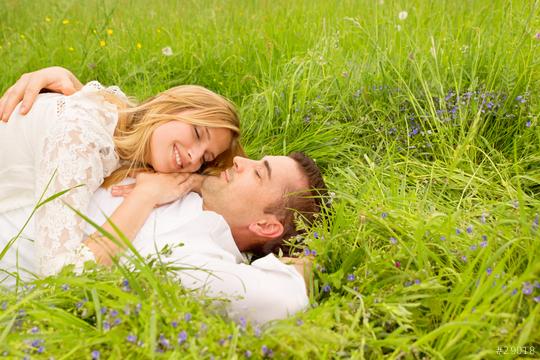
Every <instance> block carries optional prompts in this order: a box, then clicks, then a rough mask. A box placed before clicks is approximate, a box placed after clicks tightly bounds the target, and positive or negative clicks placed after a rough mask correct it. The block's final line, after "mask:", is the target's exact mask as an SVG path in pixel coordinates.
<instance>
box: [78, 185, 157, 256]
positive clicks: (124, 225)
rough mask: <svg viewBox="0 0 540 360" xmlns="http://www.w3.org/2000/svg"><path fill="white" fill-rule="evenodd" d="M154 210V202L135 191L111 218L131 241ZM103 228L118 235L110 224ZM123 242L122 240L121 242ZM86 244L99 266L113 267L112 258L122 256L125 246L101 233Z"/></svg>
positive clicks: (89, 238)
mask: <svg viewBox="0 0 540 360" xmlns="http://www.w3.org/2000/svg"><path fill="white" fill-rule="evenodd" d="M153 209H154V202H153V201H152V199H151V198H149V197H148V196H147V195H146V194H145V193H143V192H138V191H137V190H136V189H134V190H133V191H132V192H131V193H130V194H129V195H128V196H127V197H125V199H124V201H123V202H122V204H120V206H119V207H118V208H117V209H116V210H115V211H114V212H113V214H112V215H111V217H110V222H112V223H113V224H114V225H115V226H116V227H117V228H118V229H120V231H121V232H122V233H123V234H124V235H125V237H126V238H128V239H129V240H130V241H133V239H135V236H136V235H137V233H138V232H139V230H140V229H141V227H142V226H143V225H144V223H145V221H146V219H148V216H149V215H150V213H151V212H152V210H153ZM102 228H103V229H104V230H105V231H107V232H109V233H111V234H113V235H114V234H116V230H115V229H114V228H113V226H111V224H110V223H109V222H106V223H105V224H103V225H102ZM119 241H121V240H119ZM84 244H85V245H86V246H88V248H90V250H91V251H92V252H93V253H94V256H95V258H96V262H97V263H98V264H102V265H107V266H110V265H112V258H113V257H114V256H116V255H118V254H121V253H122V252H123V251H124V250H125V246H123V245H122V244H121V243H115V242H113V241H112V240H110V239H108V238H107V237H105V236H103V235H101V233H100V232H99V231H96V232H94V233H93V234H92V235H90V236H88V237H87V238H86V239H85V240H84Z"/></svg>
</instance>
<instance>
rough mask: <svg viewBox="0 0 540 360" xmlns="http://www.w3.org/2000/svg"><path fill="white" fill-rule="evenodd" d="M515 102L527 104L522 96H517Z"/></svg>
mask: <svg viewBox="0 0 540 360" xmlns="http://www.w3.org/2000/svg"><path fill="white" fill-rule="evenodd" d="M516 101H517V102H520V103H522V104H523V103H524V102H527V100H526V99H525V98H524V97H523V96H522V95H518V96H517V97H516Z"/></svg>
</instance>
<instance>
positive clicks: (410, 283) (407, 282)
mask: <svg viewBox="0 0 540 360" xmlns="http://www.w3.org/2000/svg"><path fill="white" fill-rule="evenodd" d="M411 285H412V282H411V281H409V280H407V281H405V283H404V284H403V286H405V287H409V286H411Z"/></svg>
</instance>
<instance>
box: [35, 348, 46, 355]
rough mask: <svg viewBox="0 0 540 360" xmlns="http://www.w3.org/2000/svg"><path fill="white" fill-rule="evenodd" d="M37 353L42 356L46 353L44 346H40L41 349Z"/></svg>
mask: <svg viewBox="0 0 540 360" xmlns="http://www.w3.org/2000/svg"><path fill="white" fill-rule="evenodd" d="M36 351H37V353H38V354H42V353H43V352H44V351H45V348H44V347H43V346H40V347H38V348H37V350H36Z"/></svg>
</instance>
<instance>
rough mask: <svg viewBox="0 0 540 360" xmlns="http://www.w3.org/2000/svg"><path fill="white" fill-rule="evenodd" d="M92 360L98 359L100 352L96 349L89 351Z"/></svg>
mask: <svg viewBox="0 0 540 360" xmlns="http://www.w3.org/2000/svg"><path fill="white" fill-rule="evenodd" d="M90 356H91V357H92V360H99V356H100V352H99V351H98V350H92V352H91V353H90Z"/></svg>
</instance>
